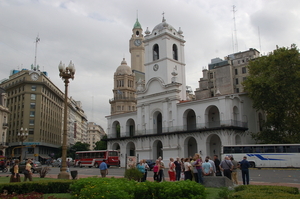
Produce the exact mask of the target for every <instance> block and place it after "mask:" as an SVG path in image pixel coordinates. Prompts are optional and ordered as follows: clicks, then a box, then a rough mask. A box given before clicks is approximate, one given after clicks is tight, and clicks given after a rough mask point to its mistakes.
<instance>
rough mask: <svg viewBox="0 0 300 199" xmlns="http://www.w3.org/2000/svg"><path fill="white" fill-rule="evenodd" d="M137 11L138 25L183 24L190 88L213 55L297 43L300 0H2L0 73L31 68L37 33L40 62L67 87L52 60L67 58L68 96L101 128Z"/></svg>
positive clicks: (58, 83)
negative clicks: (72, 70) (71, 69)
mask: <svg viewBox="0 0 300 199" xmlns="http://www.w3.org/2000/svg"><path fill="white" fill-rule="evenodd" d="M233 5H235V10H236V12H235V19H236V20H235V21H236V31H234V30H235V28H234V21H233V7H232V6H233ZM137 11H138V19H139V22H140V23H141V25H142V28H143V31H145V30H146V29H147V27H149V30H150V31H152V29H153V28H154V27H155V26H156V25H157V24H159V23H160V22H161V21H162V13H163V12H164V13H165V14H164V16H165V19H166V20H167V23H169V24H170V25H172V26H173V27H174V28H175V29H177V30H178V28H179V27H181V30H182V31H183V35H184V37H185V40H186V43H185V60H186V75H187V78H186V79H187V85H190V86H192V89H193V90H195V89H196V88H197V87H198V81H199V79H200V77H202V69H203V67H207V64H208V63H209V62H210V60H211V59H212V58H215V57H220V58H224V56H226V55H229V54H232V53H233V52H237V51H245V50H247V49H249V48H256V49H257V50H259V51H261V53H262V54H266V53H268V52H270V51H272V50H273V49H275V48H276V45H278V46H280V47H282V46H285V47H287V46H290V45H291V44H292V43H295V44H297V45H299V38H300V1H299V0H250V1H249V0H247V1H246V0H210V1H207V0H151V1H145V0H0V69H1V72H0V80H2V79H4V78H8V77H9V74H10V71H11V70H12V69H22V68H27V69H30V65H31V64H33V63H34V54H35V43H34V42H35V38H36V37H37V35H39V38H40V42H39V43H38V48H37V64H38V65H40V70H42V71H47V72H48V75H49V78H50V79H51V80H52V81H53V83H54V84H55V85H56V86H58V87H59V88H60V89H61V90H62V91H64V83H63V81H62V80H61V79H60V78H59V75H58V74H59V73H58V68H57V67H58V64H59V62H60V61H62V62H63V63H65V64H66V65H68V63H69V62H70V60H72V61H73V63H74V64H75V67H76V74H75V79H74V81H71V82H70V84H69V85H70V86H69V87H70V89H69V96H72V97H73V98H74V99H75V100H76V101H81V102H82V106H83V109H84V111H85V113H86V114H87V116H88V120H89V121H93V122H96V123H97V124H99V125H101V126H102V127H103V128H104V129H106V127H107V124H106V119H105V116H107V115H109V114H110V104H109V99H110V98H112V97H113V93H112V89H113V75H114V72H115V70H116V69H117V67H118V66H119V65H120V64H121V61H122V59H123V57H125V59H126V61H127V63H128V65H129V66H130V54H129V39H130V38H131V34H132V28H133V25H134V23H135V21H136V18H137ZM235 33H236V37H237V41H238V42H237V45H235V44H236V43H235V42H234V38H235Z"/></svg>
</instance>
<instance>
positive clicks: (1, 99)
mask: <svg viewBox="0 0 300 199" xmlns="http://www.w3.org/2000/svg"><path fill="white" fill-rule="evenodd" d="M8 116H9V110H8V107H7V94H6V91H5V90H4V89H3V88H0V126H2V128H1V131H0V139H1V141H0V156H3V155H5V149H6V148H7V147H8V143H7V142H6V132H7V128H8V123H7V119H8Z"/></svg>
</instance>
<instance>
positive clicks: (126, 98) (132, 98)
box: [109, 96, 136, 103]
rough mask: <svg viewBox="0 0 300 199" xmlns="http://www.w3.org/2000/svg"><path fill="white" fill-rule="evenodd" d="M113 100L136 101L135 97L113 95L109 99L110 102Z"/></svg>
mask: <svg viewBox="0 0 300 199" xmlns="http://www.w3.org/2000/svg"><path fill="white" fill-rule="evenodd" d="M115 101H136V98H135V97H123V96H120V97H114V98H112V99H110V100H109V102H110V103H112V102H115Z"/></svg>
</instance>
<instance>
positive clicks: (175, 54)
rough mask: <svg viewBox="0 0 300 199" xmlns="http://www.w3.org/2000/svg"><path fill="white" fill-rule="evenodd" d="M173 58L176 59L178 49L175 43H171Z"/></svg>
mask: <svg viewBox="0 0 300 199" xmlns="http://www.w3.org/2000/svg"><path fill="white" fill-rule="evenodd" d="M172 50H173V59H175V60H178V49H177V46H176V44H173V49H172Z"/></svg>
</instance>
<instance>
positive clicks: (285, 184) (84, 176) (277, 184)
mask: <svg viewBox="0 0 300 199" xmlns="http://www.w3.org/2000/svg"><path fill="white" fill-rule="evenodd" d="M57 176H58V175H57V174H47V175H46V177H48V178H57ZM93 176H96V175H82V174H79V175H78V179H79V178H87V177H93ZM98 176H100V175H98ZM107 177H108V178H110V177H115V178H122V176H112V175H108V176H107ZM70 179H72V177H71V176H70ZM165 179H166V180H167V181H169V178H168V177H165ZM147 180H149V181H153V177H147ZM239 184H243V183H242V182H239ZM250 184H251V185H272V186H287V187H297V188H298V189H300V184H299V183H272V182H255V181H250Z"/></svg>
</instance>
